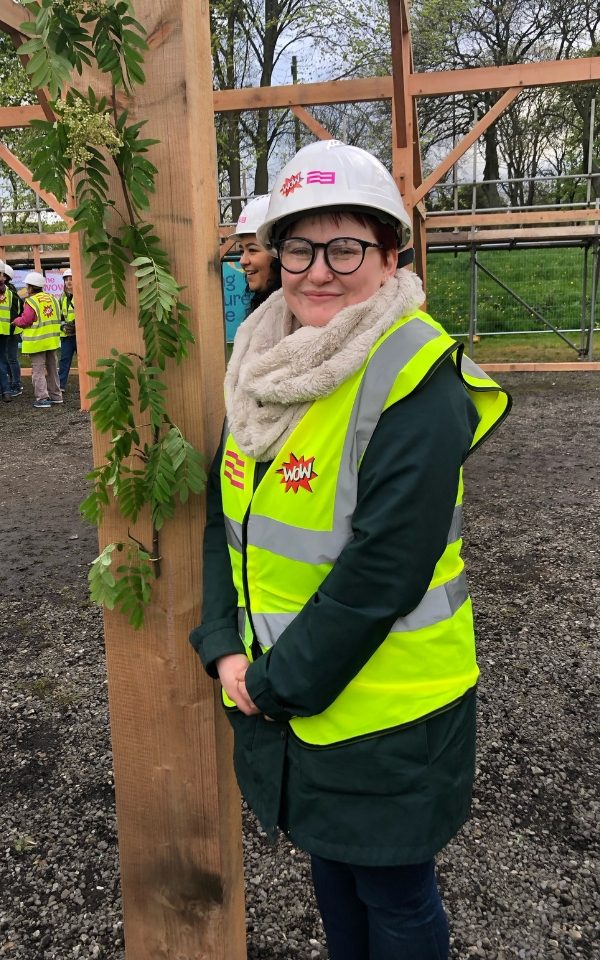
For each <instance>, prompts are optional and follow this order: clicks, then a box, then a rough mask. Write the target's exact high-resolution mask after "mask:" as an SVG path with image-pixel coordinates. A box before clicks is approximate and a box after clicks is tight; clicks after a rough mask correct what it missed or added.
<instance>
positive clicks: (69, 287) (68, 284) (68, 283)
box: [63, 277, 73, 296]
mask: <svg viewBox="0 0 600 960" xmlns="http://www.w3.org/2000/svg"><path fill="white" fill-rule="evenodd" d="M63 283H64V285H65V293H68V294H69V296H71V294H72V293H73V277H65V278H64V279H63Z"/></svg>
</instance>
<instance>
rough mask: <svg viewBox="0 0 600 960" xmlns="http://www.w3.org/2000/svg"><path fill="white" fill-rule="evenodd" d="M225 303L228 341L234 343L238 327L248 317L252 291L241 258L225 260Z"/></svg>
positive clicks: (222, 269)
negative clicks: (247, 282) (241, 265)
mask: <svg viewBox="0 0 600 960" xmlns="http://www.w3.org/2000/svg"><path fill="white" fill-rule="evenodd" d="M221 274H222V277H223V305H224V308H225V332H226V335H227V343H233V338H234V337H235V335H236V332H237V328H238V327H239V325H240V323H242V321H243V320H245V319H246V317H247V316H248V312H249V310H250V297H251V293H250V291H249V290H248V286H247V284H246V274H245V273H244V271H243V270H242V268H241V267H240V262H239V260H223V261H222V263H221Z"/></svg>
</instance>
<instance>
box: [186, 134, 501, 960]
mask: <svg viewBox="0 0 600 960" xmlns="http://www.w3.org/2000/svg"><path fill="white" fill-rule="evenodd" d="M258 239H259V240H260V241H261V242H262V243H263V244H264V245H265V247H272V248H274V249H275V250H276V251H277V253H278V257H279V261H280V264H281V267H282V284H283V288H282V291H281V292H279V293H276V294H274V295H273V296H272V297H271V298H270V300H269V301H268V303H265V304H263V306H262V307H260V308H259V309H258V310H257V311H256V312H255V313H253V314H251V315H250V316H249V317H248V319H247V320H246V321H245V323H244V324H243V325H242V327H241V328H240V330H239V332H238V336H237V339H236V341H235V343H234V349H233V354H232V357H231V361H230V364H229V367H228V371H227V376H226V381H225V393H226V407H227V426H226V428H225V435H224V438H223V442H222V445H221V450H220V451H219V453H218V454H217V457H216V460H215V463H214V465H213V470H212V473H211V478H210V484H209V520H208V524H207V528H206V537H205V547H204V556H205V593H204V596H205V603H204V611H203V622H202V625H201V626H200V627H198V628H197V629H196V630H195V631H194V632H193V633H192V636H191V640H192V643H193V645H194V646H195V648H196V650H197V651H198V652H199V654H200V656H201V658H202V660H203V663H204V665H205V667H206V669H207V671H208V672H209V674H210V675H211V676H213V677H217V676H218V677H219V679H220V681H221V685H222V687H223V700H224V703H225V706H226V708H227V710H228V713H229V717H230V720H231V724H232V726H233V730H234V743H235V746H234V762H235V767H236V773H237V777H238V781H239V783H240V786H241V789H242V792H243V794H244V796H245V798H246V800H247V801H248V803H249V804H250V805H251V806H252V807H253V809H254V810H255V812H256V814H257V815H258V817H259V818H260V820H261V822H262V824H263V826H264V827H265V829H266V830H267V832H269V833H270V834H273V833H274V832H275V829H276V827H280V828H281V829H282V830H283V831H284V832H285V833H286V834H287V835H288V837H289V838H290V839H291V840H292V842H293V843H294V844H296V845H297V846H298V847H300V848H302V849H303V850H306V851H308V853H310V855H311V863H312V872H313V880H314V884H315V892H316V896H317V902H318V905H319V909H320V911H321V914H322V917H323V922H324V926H325V932H326V935H327V941H328V947H329V955H330V958H331V960H396V958H398V960H400V958H402V960H440V958H445V957H447V955H448V927H447V921H446V917H445V913H444V910H443V907H442V905H441V901H440V897H439V893H438V890H437V886H436V882H435V873H434V856H435V854H436V853H437V852H438V851H439V850H441V849H442V847H443V846H444V845H445V844H446V843H447V842H448V840H449V839H450V838H451V837H452V836H453V835H454V834H455V833H456V831H457V830H458V829H459V827H460V826H461V824H462V823H463V822H464V820H465V819H466V817H467V815H468V809H469V802H470V791H471V783H472V778H473V771H474V746H475V686H476V681H477V675H478V669H477V664H476V661H475V646H474V636H473V621H472V612H471V603H470V599H469V596H468V592H467V588H466V582H465V576H464V571H463V563H462V560H461V558H460V547H461V543H462V541H461V539H460V516H461V504H462V464H463V462H464V460H465V458H466V457H467V455H468V454H469V452H470V451H471V450H472V449H473V448H474V447H475V446H476V445H477V444H478V443H479V442H481V440H483V439H484V437H485V436H487V435H488V434H489V432H490V431H491V430H492V429H493V428H494V427H495V426H496V425H497V424H498V423H499V422H500V421H501V420H502V419H503V417H504V416H505V415H506V413H507V412H508V408H509V399H508V397H507V395H506V394H505V393H504V392H503V391H502V390H501V389H500V388H499V387H498V386H497V385H496V384H494V383H493V382H492V381H491V380H490V379H489V378H488V377H487V376H486V375H485V374H484V373H483V371H481V370H480V369H479V368H478V367H476V366H475V364H473V363H471V362H470V361H466V360H465V359H464V358H463V357H462V356H461V350H460V348H459V347H458V345H457V344H456V343H455V342H454V341H453V340H452V339H451V338H450V337H449V336H448V335H447V334H446V333H445V332H444V330H443V329H442V328H441V327H440V326H439V324H437V323H436V322H435V321H434V320H432V319H431V317H429V316H428V315H427V314H425V313H423V312H422V311H421V310H419V305H420V304H421V303H422V301H423V299H424V295H423V290H422V287H421V283H420V281H419V279H418V278H417V277H416V276H415V275H414V274H413V273H411V272H409V271H407V270H396V264H397V258H398V250H399V248H402V247H403V246H405V245H406V243H407V242H408V241H409V239H410V222H409V220H408V217H407V215H406V212H405V211H404V208H403V205H402V200H401V197H400V194H399V192H398V189H397V187H396V185H395V183H394V181H393V179H392V177H391V176H390V174H389V173H388V172H387V171H386V170H385V168H384V167H383V166H382V165H381V164H380V163H379V162H378V161H377V160H375V158H374V157H372V156H371V155H370V154H368V153H366V151H364V150H360V149H358V148H356V147H349V146H347V145H345V144H342V143H339V142H338V141H327V142H319V143H315V144H312V145H310V146H308V147H305V148H304V149H302V150H301V151H300V152H299V153H298V154H297V156H296V157H294V159H293V160H292V161H291V162H290V163H288V164H287V165H286V166H285V167H284V168H283V170H282V171H281V173H280V174H279V176H278V178H277V181H276V184H275V187H274V190H273V193H272V197H271V202H270V205H269V211H268V215H267V218H266V221H265V223H264V224H263V226H262V227H261V228H260V229H259V231H258Z"/></svg>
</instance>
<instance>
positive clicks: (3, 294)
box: [0, 291, 8, 303]
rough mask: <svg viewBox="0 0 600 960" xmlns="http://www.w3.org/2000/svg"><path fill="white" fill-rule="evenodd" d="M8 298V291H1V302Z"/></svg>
mask: <svg viewBox="0 0 600 960" xmlns="http://www.w3.org/2000/svg"><path fill="white" fill-rule="evenodd" d="M7 300H8V297H7V296H6V291H5V292H4V293H0V303H6V301H7Z"/></svg>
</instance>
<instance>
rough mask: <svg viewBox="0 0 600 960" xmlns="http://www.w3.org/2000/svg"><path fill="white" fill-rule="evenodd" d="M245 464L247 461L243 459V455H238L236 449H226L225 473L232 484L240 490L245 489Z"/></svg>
mask: <svg viewBox="0 0 600 960" xmlns="http://www.w3.org/2000/svg"><path fill="white" fill-rule="evenodd" d="M245 466H246V461H245V460H242V458H241V457H238V455H237V453H236V452H235V451H234V450H226V451H225V469H224V470H223V473H224V475H225V476H226V477H227V479H228V480H229V482H230V484H231V486H232V487H237V488H238V490H243V489H244V467H245Z"/></svg>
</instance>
